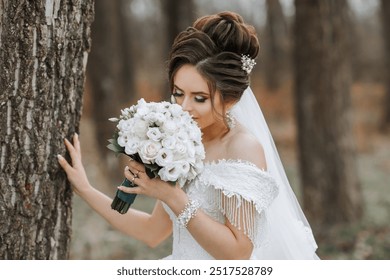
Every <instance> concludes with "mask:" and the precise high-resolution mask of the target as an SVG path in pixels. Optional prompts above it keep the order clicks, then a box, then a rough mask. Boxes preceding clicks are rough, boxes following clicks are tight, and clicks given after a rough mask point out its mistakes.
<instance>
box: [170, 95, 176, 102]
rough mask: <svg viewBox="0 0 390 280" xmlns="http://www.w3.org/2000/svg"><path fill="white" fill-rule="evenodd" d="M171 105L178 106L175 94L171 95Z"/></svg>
mask: <svg viewBox="0 0 390 280" xmlns="http://www.w3.org/2000/svg"><path fill="white" fill-rule="evenodd" d="M171 103H172V104H176V98H175V96H174V95H173V94H172V95H171Z"/></svg>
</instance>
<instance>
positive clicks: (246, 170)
mask: <svg viewBox="0 0 390 280" xmlns="http://www.w3.org/2000/svg"><path fill="white" fill-rule="evenodd" d="M184 190H185V191H186V193H187V195H188V197H189V198H190V199H192V200H197V201H198V202H199V203H200V204H201V207H200V208H201V209H202V211H204V212H205V213H206V214H208V215H209V216H210V217H212V218H214V219H215V220H216V221H218V222H220V223H225V217H227V219H229V221H230V223H231V224H233V225H234V226H236V227H237V228H241V229H242V230H243V231H244V233H245V234H246V235H247V236H248V237H249V238H250V240H251V241H252V243H253V245H254V250H253V253H252V256H251V259H280V258H283V256H280V255H279V253H278V248H269V247H270V244H269V240H270V238H271V237H272V236H270V235H269V232H268V227H269V223H272V221H269V220H268V218H267V210H268V208H269V206H270V205H271V204H272V202H273V200H274V199H275V198H276V197H277V195H278V191H279V190H278V186H277V183H276V181H275V180H274V179H273V178H272V177H271V176H270V174H268V173H267V172H266V171H263V170H260V169H259V168H258V167H256V166H255V165H254V164H252V163H250V162H247V161H241V160H220V161H218V162H212V163H206V164H205V167H204V170H203V172H202V173H201V174H200V175H199V176H198V177H197V178H195V179H194V180H193V181H192V182H190V183H189V184H187V185H186V186H185V187H184ZM164 209H165V210H166V211H167V212H168V214H169V216H170V218H171V220H172V223H173V247H172V255H170V256H168V257H166V258H165V259H174V260H184V259H195V260H204V259H213V257H212V256H211V255H210V254H208V253H207V251H206V250H204V249H203V248H202V247H201V246H200V245H199V244H198V243H197V242H196V240H195V239H194V238H193V237H192V235H191V234H190V232H189V231H188V230H187V229H184V228H181V227H180V226H179V225H178V223H177V221H176V215H175V214H174V213H173V212H172V211H171V209H170V208H169V207H168V206H167V205H165V204H164ZM239 213H240V214H241V215H239ZM240 218H241V219H242V220H241V221H240ZM297 226H298V227H302V225H297ZM302 229H303V228H302ZM302 234H303V236H302V238H307V240H309V241H311V240H310V239H311V236H310V232H307V231H305V230H304V229H303V231H302ZM298 242H302V241H298ZM227 246H228V244H227ZM308 258H310V256H302V259H308ZM311 258H312V259H316V258H317V257H316V256H315V253H314V252H313V255H312V256H311Z"/></svg>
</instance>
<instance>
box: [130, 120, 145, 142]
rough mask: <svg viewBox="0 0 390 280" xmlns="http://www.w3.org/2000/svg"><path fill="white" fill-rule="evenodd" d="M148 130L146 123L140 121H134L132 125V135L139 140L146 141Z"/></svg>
mask: <svg viewBox="0 0 390 280" xmlns="http://www.w3.org/2000/svg"><path fill="white" fill-rule="evenodd" d="M148 129H149V126H148V123H147V122H146V121H144V120H142V119H135V120H134V125H133V129H132V130H133V133H134V135H135V136H137V137H139V138H140V139H146V138H147V137H146V136H147V135H146V133H147V131H148Z"/></svg>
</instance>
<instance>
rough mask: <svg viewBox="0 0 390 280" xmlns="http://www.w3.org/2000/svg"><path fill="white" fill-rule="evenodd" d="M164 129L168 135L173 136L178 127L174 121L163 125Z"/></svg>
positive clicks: (168, 121)
mask: <svg viewBox="0 0 390 280" xmlns="http://www.w3.org/2000/svg"><path fill="white" fill-rule="evenodd" d="M162 129H163V130H164V131H166V133H169V134H173V133H175V132H176V131H177V129H178V126H177V124H176V123H175V122H174V121H171V120H166V121H165V122H164V124H163V127H162Z"/></svg>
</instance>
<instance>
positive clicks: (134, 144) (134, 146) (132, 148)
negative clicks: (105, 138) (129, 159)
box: [125, 139, 138, 155]
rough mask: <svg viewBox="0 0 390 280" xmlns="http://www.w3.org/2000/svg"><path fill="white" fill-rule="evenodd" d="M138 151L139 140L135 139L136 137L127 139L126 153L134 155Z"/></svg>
mask: <svg viewBox="0 0 390 280" xmlns="http://www.w3.org/2000/svg"><path fill="white" fill-rule="evenodd" d="M137 152H138V141H135V140H134V139H127V142H126V145H125V153H126V154H127V155H134V154H135V153H137Z"/></svg>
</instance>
